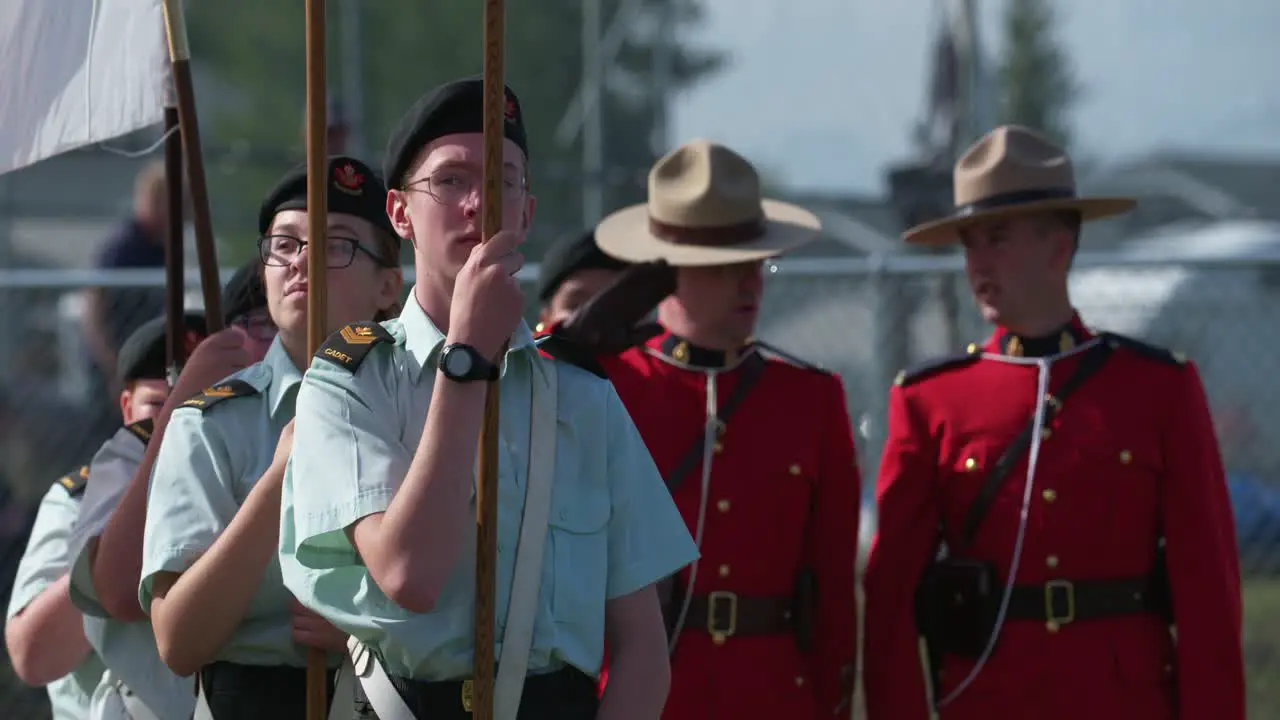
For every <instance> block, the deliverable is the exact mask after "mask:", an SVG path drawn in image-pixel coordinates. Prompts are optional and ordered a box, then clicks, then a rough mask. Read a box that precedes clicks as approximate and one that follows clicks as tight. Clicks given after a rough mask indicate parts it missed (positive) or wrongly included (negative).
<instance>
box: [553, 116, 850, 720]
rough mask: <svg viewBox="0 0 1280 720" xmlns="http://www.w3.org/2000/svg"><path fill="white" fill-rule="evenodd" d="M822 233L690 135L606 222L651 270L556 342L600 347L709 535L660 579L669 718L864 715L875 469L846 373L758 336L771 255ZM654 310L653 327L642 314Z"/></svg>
mask: <svg viewBox="0 0 1280 720" xmlns="http://www.w3.org/2000/svg"><path fill="white" fill-rule="evenodd" d="M819 230H820V224H819V222H818V219H817V218H816V217H814V216H813V215H812V214H811V213H809V212H808V211H806V210H804V209H802V208H799V207H796V206H794V205H789V204H786V203H781V202H778V201H775V200H771V199H766V198H762V197H761V190H760V179H759V175H758V173H757V172H756V169H755V168H754V167H753V166H752V165H751V163H750V162H749V161H747V160H746V159H745V158H743V157H741V156H740V155H738V154H737V153H736V152H734V151H732V150H731V149H729V148H726V147H724V146H722V145H718V144H715V143H709V142H706V141H694V142H691V143H688V144H686V145H683V146H681V147H679V148H677V149H676V150H674V151H672V152H671V153H669V154H668V155H666V156H665V157H663V158H662V159H660V160H659V161H658V162H657V164H656V165H655V166H654V167H653V169H652V170H651V171H650V174H649V198H648V202H647V203H644V204H640V205H635V206H632V207H629V208H624V209H622V210H619V211H617V212H615V213H613V214H612V215H610V216H609V217H607V218H605V219H604V220H603V221H601V222H600V224H599V225H597V226H596V229H595V239H596V243H597V245H598V246H599V249H600V250H601V251H603V252H604V253H605V254H606V255H609V256H611V257H614V258H617V259H619V260H621V261H624V262H629V263H636V265H634V266H633V267H631V268H630V269H628V270H625V271H622V273H621V274H620V275H619V276H618V277H617V278H616V279H615V280H614V282H613V283H611V284H610V286H609V287H608V288H606V289H605V290H603V291H602V292H601V293H600V294H599V295H597V296H596V297H595V298H594V299H592V300H590V301H588V302H587V303H585V304H584V305H583V306H582V307H581V308H579V310H578V311H577V312H576V313H574V314H572V315H570V316H569V317H568V318H566V319H565V320H563V321H562V322H561V323H560V324H559V325H553V326H552V327H551V328H550V332H549V336H548V337H547V339H546V340H545V341H544V344H543V346H544V348H548V349H550V348H554V349H555V350H557V351H559V350H560V348H557V347H555V344H556V343H560V342H563V343H564V344H566V345H571V346H574V347H577V348H591V349H593V350H594V354H595V355H596V357H597V359H598V361H599V362H600V364H601V365H602V367H603V370H604V371H605V372H606V374H607V375H608V377H609V379H610V380H612V382H613V384H614V386H615V387H616V388H617V391H618V395H619V396H620V397H621V398H622V401H623V404H624V405H625V407H626V408H627V411H628V412H629V413H630V414H631V417H632V419H633V420H634V422H635V424H636V427H637V428H638V429H639V430H640V433H641V435H642V436H643V437H644V440H645V444H646V445H647V446H648V448H649V451H650V452H651V453H652V455H653V459H654V461H655V462H656V463H657V465H658V468H659V470H661V472H662V476H663V479H664V480H665V481H666V483H667V488H668V490H669V491H670V492H671V495H672V497H673V498H674V499H675V502H676V505H677V507H678V508H679V509H680V512H681V514H682V515H683V517H684V521H685V523H686V525H687V526H688V528H689V531H690V532H691V533H692V534H693V535H694V538H695V540H696V541H697V542H698V547H699V550H700V552H701V556H700V557H699V559H698V560H696V561H695V562H694V564H693V565H691V566H689V567H687V568H685V569H683V570H681V571H680V573H678V574H677V575H676V576H675V577H674V578H671V579H670V580H669V581H668V582H667V583H665V587H664V591H663V593H662V594H663V601H664V608H663V609H664V615H665V616H666V620H667V625H668V630H669V632H670V636H671V637H670V643H669V646H670V648H671V653H672V654H671V693H670V695H669V697H668V699H667V704H666V708H665V710H664V711H663V714H662V717H663V718H666V719H667V720H686V719H688V720H702V719H703V718H711V717H715V718H730V717H731V718H755V717H760V718H764V717H769V718H797V719H798V718H805V719H810V718H813V719H816V718H831V717H838V716H841V715H844V716H847V715H848V713H849V712H850V704H851V702H852V698H853V688H854V669H855V661H856V652H857V627H856V623H857V612H858V607H857V598H856V596H855V593H854V583H855V581H854V565H855V561H856V557H857V546H858V522H859V509H858V501H859V497H860V494H861V492H860V488H861V478H860V475H859V472H858V465H857V459H856V456H855V450H854V444H853V443H854V440H853V431H852V428H851V424H850V420H849V413H848V410H847V408H846V407H845V392H844V387H843V382H842V380H841V378H840V377H839V376H838V375H836V374H834V373H830V372H828V371H825V370H822V369H819V368H817V367H815V366H813V365H811V364H809V363H807V362H804V361H803V360H799V359H797V358H795V357H793V356H791V355H790V354H788V353H785V352H783V351H781V350H779V349H777V348H774V347H773V346H770V345H767V344H765V343H763V342H760V341H758V340H756V339H754V338H753V333H754V331H755V325H756V318H757V314H758V312H759V308H760V303H761V299H762V296H763V292H764V269H763V261H764V260H765V259H768V258H772V257H776V256H778V255H781V254H783V253H784V252H786V251H788V250H791V249H794V248H796V247H799V246H801V245H803V244H804V243H806V242H809V241H811V240H814V239H816V238H817V236H818V232H819ZM654 306H657V311H658V325H656V326H655V325H652V324H647V325H638V324H637V323H639V322H640V321H641V320H642V319H643V318H645V317H647V315H648V313H649V312H651V310H652V309H653V307H654ZM654 333H657V334H656V336H653V334H654ZM637 341H638V342H640V343H641V344H640V345H639V346H632V345H633V344H634V343H636V342H637ZM549 343H550V344H549ZM607 682H608V679H607V677H606V678H603V682H602V685H603V684H606V683H607Z"/></svg>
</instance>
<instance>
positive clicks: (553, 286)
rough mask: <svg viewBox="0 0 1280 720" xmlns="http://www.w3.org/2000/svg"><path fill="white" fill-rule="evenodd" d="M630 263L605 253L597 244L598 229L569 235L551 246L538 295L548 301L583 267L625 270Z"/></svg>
mask: <svg viewBox="0 0 1280 720" xmlns="http://www.w3.org/2000/svg"><path fill="white" fill-rule="evenodd" d="M626 267H628V264H627V263H625V262H623V261H622V260H618V259H617V258H613V257H610V256H608V255H605V254H604V253H603V252H601V251H600V248H598V247H596V233H595V230H594V229H592V230H588V231H587V232H585V233H583V234H581V235H567V236H565V237H562V238H560V239H559V240H557V241H556V242H555V244H554V245H552V246H551V247H550V248H548V249H547V254H546V255H544V256H543V257H542V263H541V264H540V265H539V267H538V299H539V300H541V301H543V302H546V301H547V300H550V299H551V296H552V295H555V294H556V291H557V290H559V289H560V285H561V284H562V283H564V281H565V280H567V279H568V278H569V276H570V275H572V274H574V273H576V272H578V271H579V270H589V269H600V270H623V269H625V268H626Z"/></svg>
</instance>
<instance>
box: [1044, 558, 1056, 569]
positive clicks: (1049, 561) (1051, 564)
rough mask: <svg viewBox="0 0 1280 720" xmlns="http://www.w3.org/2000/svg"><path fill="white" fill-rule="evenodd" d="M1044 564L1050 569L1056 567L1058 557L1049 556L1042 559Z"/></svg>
mask: <svg viewBox="0 0 1280 720" xmlns="http://www.w3.org/2000/svg"><path fill="white" fill-rule="evenodd" d="M1044 564H1045V565H1048V566H1049V567H1051V568H1055V567H1058V556H1057V555H1050V556H1049V557H1047V558H1045V559H1044Z"/></svg>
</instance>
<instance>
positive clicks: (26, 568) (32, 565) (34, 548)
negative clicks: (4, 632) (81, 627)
mask: <svg viewBox="0 0 1280 720" xmlns="http://www.w3.org/2000/svg"><path fill="white" fill-rule="evenodd" d="M81 492H82V489H81V488H77V489H76V490H74V491H68V488H67V486H66V485H63V484H62V483H61V482H57V483H54V484H53V487H51V488H49V491H48V492H47V493H45V495H44V498H43V499H42V500H41V501H40V508H39V510H37V511H36V521H35V525H34V526H32V528H31V537H30V539H29V540H27V549H26V552H24V553H23V554H22V560H21V561H19V563H18V573H17V575H16V576H15V577H14V579H13V594H12V595H10V596H9V612H8V614H7V615H6V616H5V617H6V620H12V619H13V618H14V617H15V616H17V615H18V613H20V612H22V611H23V610H25V609H26V607H27V605H29V604H31V601H32V600H35V599H36V597H37V596H38V595H39V594H40V593H42V592H44V590H45V588H47V587H49V586H50V585H52V584H53V583H55V582H57V580H58V579H59V578H61V577H62V576H63V575H65V574H67V572H68V571H69V570H70V567H69V562H68V558H67V540H68V539H69V538H70V537H71V526H72V525H74V524H75V521H76V514H77V513H78V512H79V510H80V493H81ZM105 669H106V668H105V667H104V666H103V664H102V660H100V659H99V658H98V655H97V654H96V653H94V652H93V651H90V652H89V654H88V655H87V656H86V657H85V659H84V660H83V661H82V662H81V663H80V664H79V665H77V666H76V668H75V669H74V670H72V671H71V673H70V674H68V675H64V676H63V677H60V678H58V679H57V680H54V681H53V682H51V683H49V684H48V685H47V686H45V691H46V692H48V693H49V703H50V704H51V705H52V706H53V720H83V719H84V718H85V717H87V716H88V714H89V697H90V696H91V695H92V694H93V689H94V688H95V687H97V685H98V681H99V680H100V679H101V678H102V673H103V671H104V670H105Z"/></svg>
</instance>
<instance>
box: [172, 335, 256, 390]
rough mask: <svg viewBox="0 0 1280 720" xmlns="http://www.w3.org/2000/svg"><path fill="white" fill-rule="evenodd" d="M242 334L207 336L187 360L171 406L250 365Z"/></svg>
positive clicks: (250, 361)
mask: <svg viewBox="0 0 1280 720" xmlns="http://www.w3.org/2000/svg"><path fill="white" fill-rule="evenodd" d="M244 341H245V335H244V331H243V330H241V329H240V328H238V327H229V328H226V329H223V330H219V331H218V332H216V333H214V334H212V335H210V336H209V337H207V338H205V339H204V340H203V341H202V342H201V343H200V344H199V345H197V346H196V349H195V351H194V352H192V353H191V357H189V358H187V362H186V365H185V366H184V367H183V368H182V374H180V375H179V376H178V382H177V383H175V384H174V386H173V392H172V393H170V397H171V398H172V400H171V402H176V403H182V402H185V401H186V400H189V399H190V398H192V397H194V396H196V395H197V394H199V393H200V391H202V390H204V389H205V388H207V387H209V386H210V385H213V384H214V383H216V382H218V381H219V380H222V379H223V378H226V377H227V376H228V375H231V374H233V373H235V372H238V371H240V370H243V369H245V368H247V367H249V366H250V365H252V364H253V358H252V357H251V356H250V355H249V351H248V350H247V349H245V343H244Z"/></svg>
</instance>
